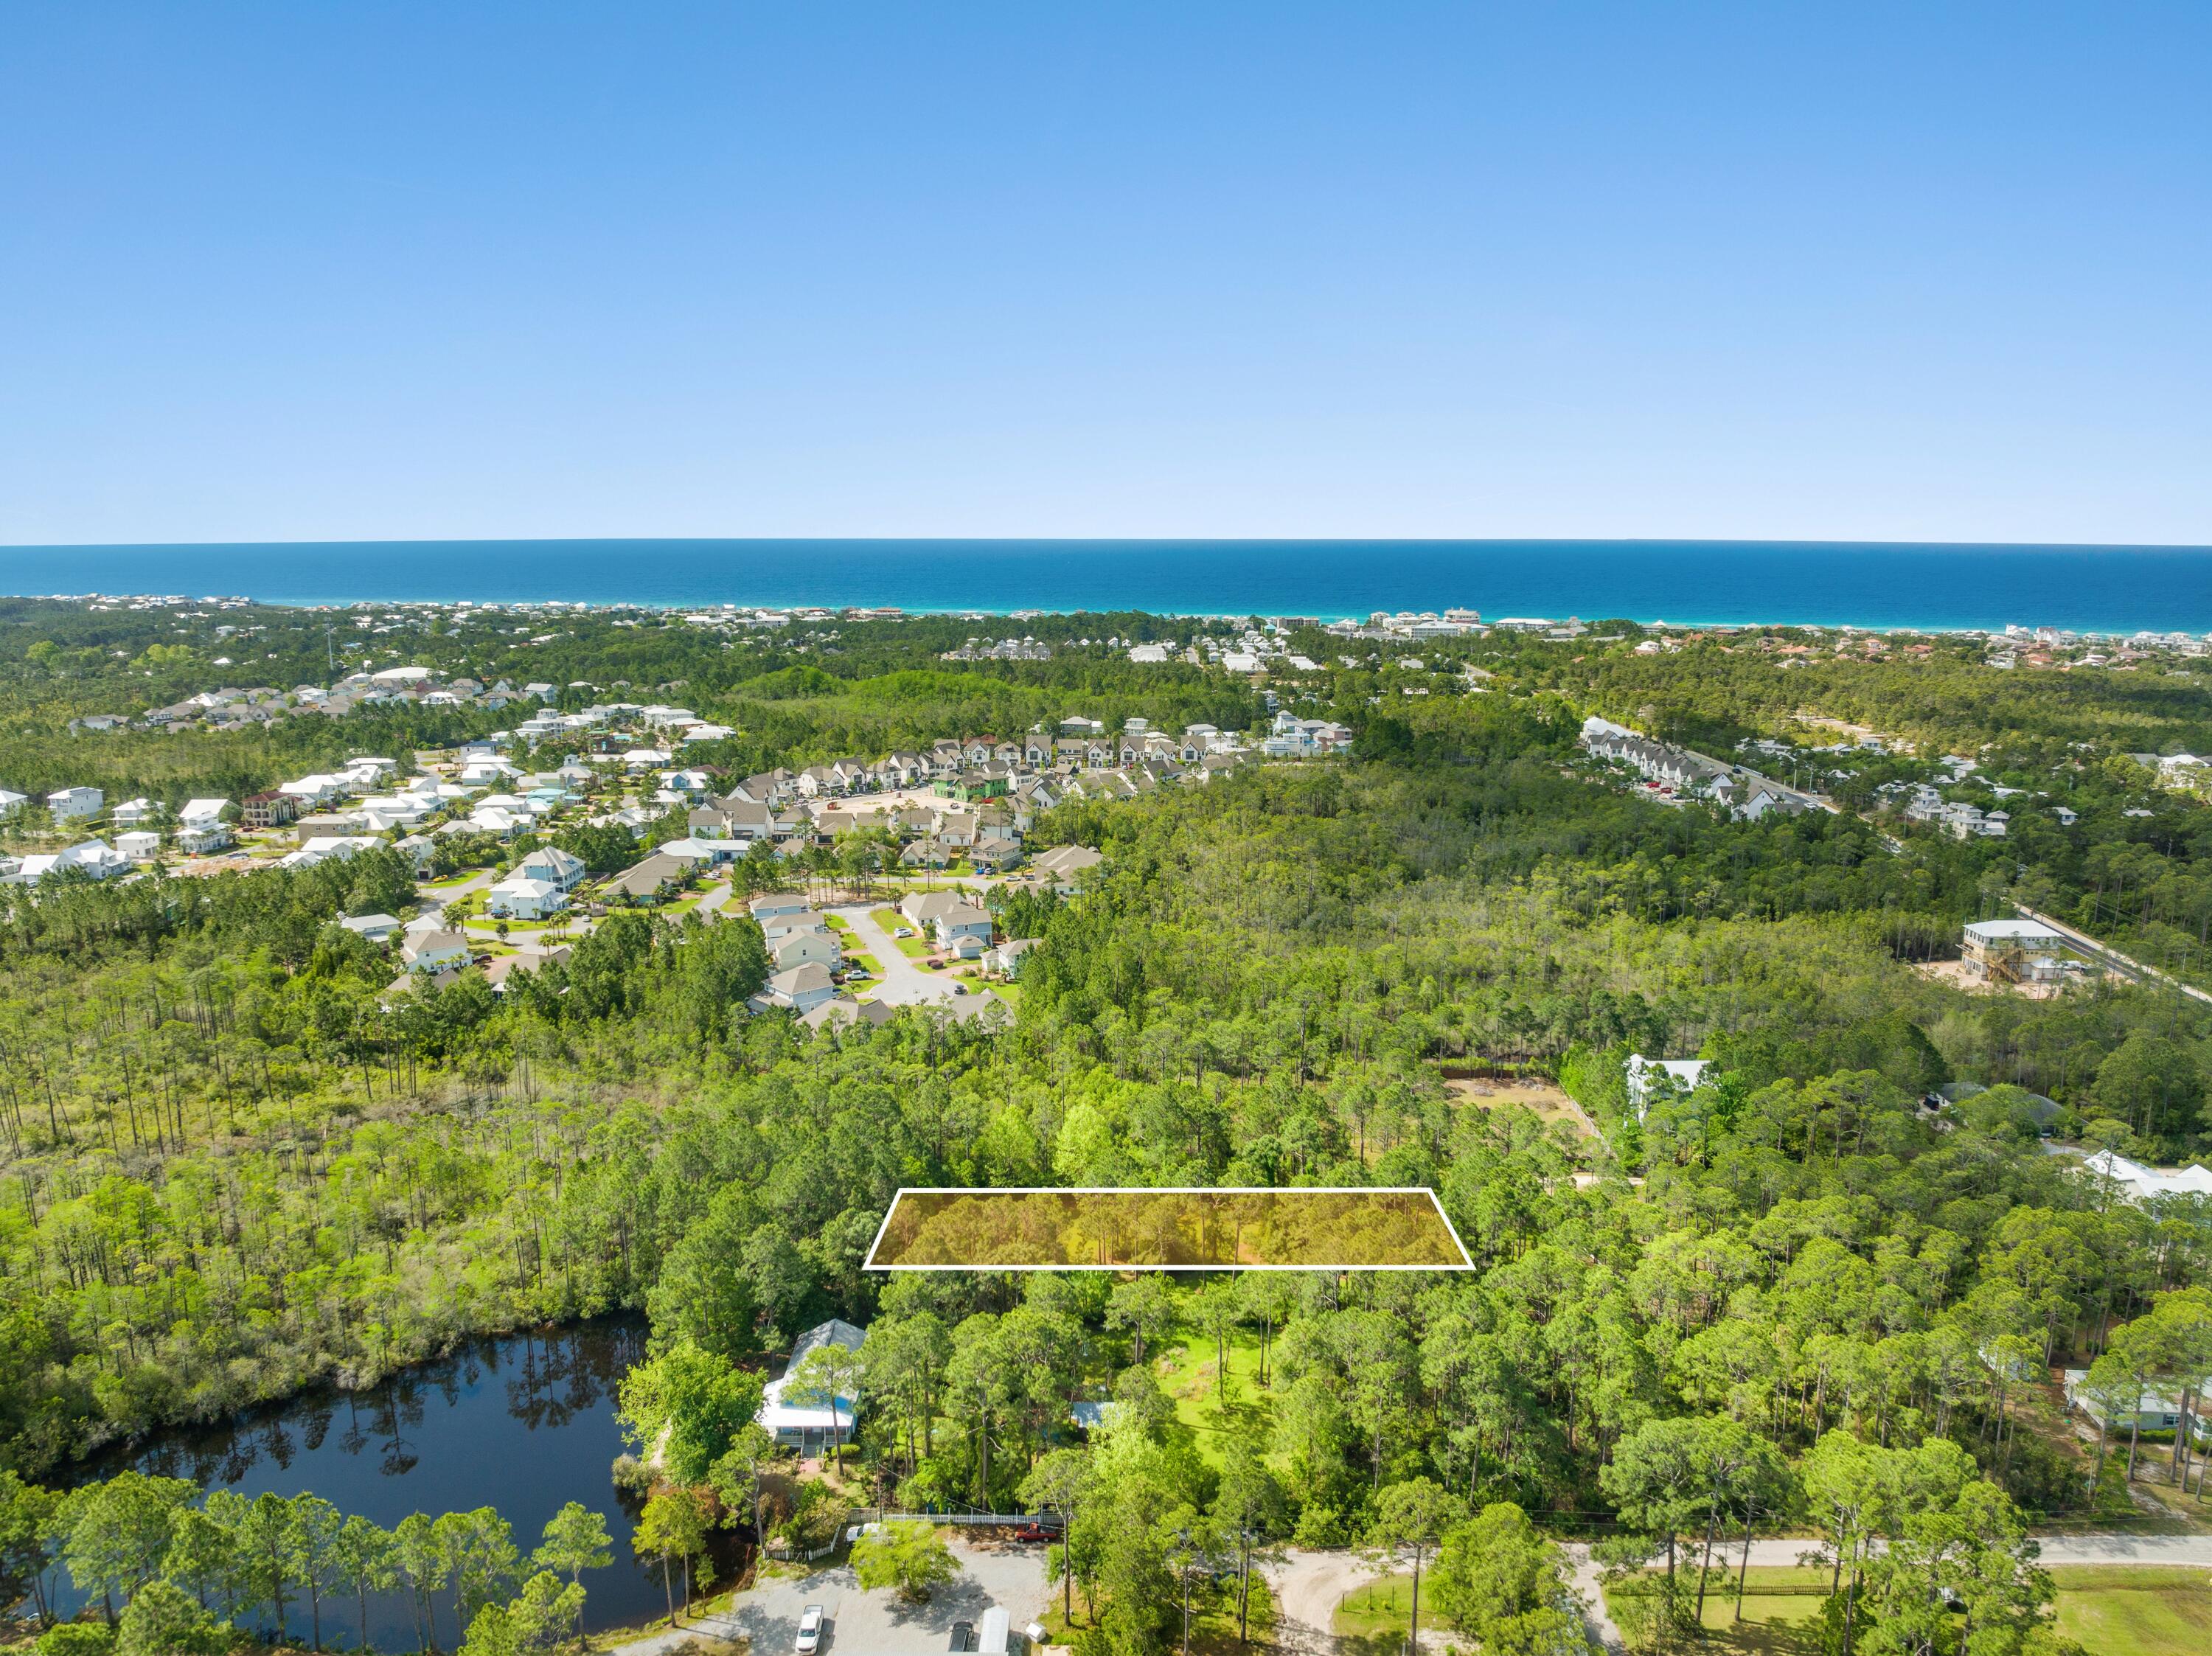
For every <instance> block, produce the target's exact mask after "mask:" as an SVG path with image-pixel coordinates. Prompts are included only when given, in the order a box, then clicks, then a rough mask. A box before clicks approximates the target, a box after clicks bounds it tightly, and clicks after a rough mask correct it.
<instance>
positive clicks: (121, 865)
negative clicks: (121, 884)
mask: <svg viewBox="0 0 2212 1656" xmlns="http://www.w3.org/2000/svg"><path fill="white" fill-rule="evenodd" d="M130 866H131V859H130V858H127V857H125V855H124V854H123V853H122V852H119V851H117V850H115V849H114V848H112V846H109V845H108V844H107V842H106V840H85V841H84V842H83V843H82V844H81V845H74V846H70V848H69V849H68V850H66V851H57V852H42V853H40V855H37V856H33V857H26V858H23V860H22V864H21V866H20V867H18V868H17V869H16V870H15V872H14V873H13V874H10V875H9V876H7V879H8V880H9V883H12V884H15V885H36V884H38V883H39V882H40V880H43V879H44V878H46V876H47V875H49V874H59V873H61V872H62V871H63V870H65V869H72V868H75V869H82V870H84V872H86V873H87V874H89V875H90V876H92V877H93V878H94V879H95V880H105V879H106V878H107V877H109V876H110V875H112V874H120V873H121V872H123V870H125V869H127V868H129V867H130Z"/></svg>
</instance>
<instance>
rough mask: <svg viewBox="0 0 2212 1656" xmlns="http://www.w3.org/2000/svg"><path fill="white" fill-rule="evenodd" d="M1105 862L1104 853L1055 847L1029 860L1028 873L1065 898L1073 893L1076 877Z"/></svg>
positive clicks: (1087, 848) (1069, 847)
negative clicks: (1047, 884)
mask: <svg viewBox="0 0 2212 1656" xmlns="http://www.w3.org/2000/svg"><path fill="white" fill-rule="evenodd" d="M1105 860H1106V858H1105V855H1104V853H1103V852H1097V851H1093V850H1092V849H1091V847H1090V846H1054V847H1053V848H1052V849H1051V850H1050V851H1047V852H1040V853H1039V854H1038V855H1036V856H1035V857H1032V858H1030V875H1031V877H1034V878H1036V879H1038V880H1041V881H1043V882H1045V883H1049V884H1050V885H1051V886H1052V887H1053V889H1054V890H1056V891H1058V892H1060V894H1061V895H1063V896H1065V895H1068V894H1070V893H1072V892H1073V891H1074V889H1075V881H1076V877H1077V876H1078V875H1079V874H1081V873H1082V872H1083V870H1085V869H1086V868H1096V867H1097V865H1098V864H1101V863H1103V862H1104V861H1105Z"/></svg>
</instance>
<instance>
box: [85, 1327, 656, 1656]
mask: <svg viewBox="0 0 2212 1656" xmlns="http://www.w3.org/2000/svg"><path fill="white" fill-rule="evenodd" d="M644 1354H645V1327H644V1325H643V1324H642V1323H636V1322H629V1321H611V1322H601V1323H594V1324H587V1325H580V1326H578V1327H574V1328H568V1329H562V1330H560V1331H555V1332H552V1333H544V1334H525V1335H517V1336H514V1337H513V1338H507V1339H500V1340H486V1341H483V1342H482V1343H480V1344H476V1345H472V1346H471V1347H470V1348H468V1349H467V1350H464V1351H462V1352H460V1353H459V1355H457V1356H453V1357H450V1358H447V1359H446V1360H444V1361H442V1362H433V1363H425V1364H423V1365H422V1366H420V1367H418V1368H410V1369H408V1370H407V1371H405V1372H404V1374H399V1375H398V1376H395V1377H394V1378H393V1379H392V1380H390V1381H389V1382H387V1383H386V1384H385V1385H383V1386H377V1387H375V1388H374V1389H373V1390H370V1391H365V1392H319V1393H313V1394H310V1395H308V1396H307V1397H303V1398H298V1399H295V1401H293V1402H291V1403H289V1404H283V1405H282V1406H280V1407H277V1408H274V1409H270V1410H263V1411H258V1412H257V1413H254V1414H252V1415H249V1416H243V1417H241V1418H240V1419H238V1420H235V1421H233V1422H228V1423H226V1424H224V1425H221V1426H213V1427H206V1428H199V1429H191V1430H185V1431H177V1432H171V1433H167V1434H165V1435H162V1436H161V1437H159V1438H156V1439H155V1440H154V1441H152V1442H150V1443H149V1444H147V1445H144V1446H142V1447H140V1448H139V1449H138V1450H137V1452H136V1453H133V1454H132V1455H131V1456H130V1458H129V1459H130V1464H131V1465H135V1466H137V1467H138V1468H140V1469H141V1470H142V1471H148V1472H158V1473H161V1474H162V1475H164V1476H167V1477H188V1478H191V1479H192V1480H193V1481H194V1482H196V1483H200V1484H202V1485H204V1486H205V1487H206V1488H209V1489H217V1488H225V1487H227V1488H230V1489H236V1490H238V1491H239V1492H240V1494H241V1495H258V1494H260V1493H261V1492H262V1491H263V1490H264V1489H266V1490H271V1491H273V1492H275V1493H276V1494H277V1495H298V1494H300V1493H301V1492H302V1491H304V1490H313V1492H314V1493H315V1494H317V1495H321V1496H322V1497H323V1498H324V1499H325V1500H326V1501H331V1503H332V1504H333V1505H335V1506H336V1507H337V1508H338V1509H339V1510H340V1511H341V1512H346V1513H361V1514H362V1516H364V1517H366V1518H368V1519H371V1520H374V1522H376V1523H378V1524H381V1525H383V1526H385V1527H386V1528H387V1529H388V1528H390V1527H391V1526H392V1525H395V1524H397V1523H398V1521H399V1520H401V1519H403V1518H404V1517H406V1516H407V1514H408V1513H412V1512H425V1513H429V1514H430V1515H431V1516H432V1517H434V1518H435V1517H436V1516H437V1515H438V1514H439V1513H443V1512H449V1511H460V1510H465V1509H469V1508H473V1507H496V1508H498V1510H499V1511H500V1512H501V1513H502V1514H504V1515H505V1517H506V1518H507V1521H508V1522H509V1523H511V1524H512V1525H513V1526H514V1537H515V1543H516V1544H517V1545H518V1546H519V1547H520V1549H521V1550H522V1552H523V1553H524V1555H525V1556H527V1555H528V1554H529V1552H530V1550H532V1548H533V1547H535V1546H536V1545H537V1544H538V1538H539V1532H541V1531H542V1530H543V1529H544V1525H545V1520H547V1519H549V1518H550V1517H552V1516H553V1514H554V1513H556V1512H558V1511H559V1510H560V1509H561V1507H562V1504H563V1503H565V1502H567V1501H582V1502H583V1503H584V1504H585V1505H586V1507H591V1508H592V1510H593V1511H595V1512H598V1513H603V1514H605V1518H606V1520H607V1529H608V1532H609V1533H611V1535H612V1536H613V1537H614V1555H615V1559H614V1563H613V1564H612V1565H611V1567H610V1568H606V1569H600V1570H587V1571H586V1572H585V1574H584V1578H583V1580H584V1586H585V1589H586V1594H587V1597H586V1601H585V1622H586V1625H587V1626H589V1627H591V1628H593V1629H602V1628H610V1627H621V1626H625V1625H629V1624H631V1623H638V1622H643V1621H646V1620H648V1619H650V1618H651V1617H655V1616H659V1615H661V1614H664V1613H665V1611H664V1607H663V1598H662V1592H661V1584H660V1577H659V1574H658V1573H657V1571H656V1572H655V1573H653V1574H647V1570H646V1568H645V1567H644V1566H643V1565H642V1564H641V1563H640V1562H638V1561H637V1559H636V1557H635V1555H634V1554H633V1553H632V1552H631V1550H630V1544H629V1538H630V1534H631V1532H632V1531H633V1529H634V1528H635V1521H634V1520H635V1507H634V1506H631V1507H625V1505H624V1504H623V1499H622V1498H621V1497H619V1496H618V1495H617V1491H616V1489H615V1486H614V1481H613V1478H612V1477H611V1473H610V1470H609V1469H610V1467H611V1465H612V1463H613V1461H614V1459H615V1457H616V1456H617V1455H618V1454H620V1453H622V1452H623V1447H624V1445H623V1439H622V1430H621V1428H620V1427H618V1426H617V1424H616V1423H615V1402H616V1389H617V1386H619V1384H620V1382H621V1380H622V1377H623V1374H624V1373H625V1372H626V1371H627V1370H628V1369H629V1367H630V1365H631V1364H632V1363H634V1362H637V1361H639V1360H640V1359H641V1358H642V1356H644ZM101 1470H103V1471H106V1470H112V1468H107V1469H101ZM440 1600H441V1602H440V1604H439V1605H438V1623H439V1625H438V1636H439V1642H440V1643H441V1645H442V1646H443V1647H445V1648H446V1649H447V1650H451V1649H453V1647H454V1646H455V1645H456V1644H458V1643H459V1639H458V1637H457V1636H456V1632H457V1630H456V1629H454V1627H453V1603H452V1599H451V1596H450V1595H449V1594H441V1595H440ZM289 1621H290V1623H291V1628H292V1630H293V1631H294V1632H295V1633H298V1634H300V1635H302V1636H304V1635H305V1634H306V1633H307V1620H306V1614H305V1610H304V1607H303V1608H302V1611H301V1613H300V1614H299V1615H296V1616H293V1617H289ZM358 1625H359V1616H358V1611H357V1607H356V1604H355V1603H354V1601H353V1600H352V1599H351V1598H345V1599H343V1601H341V1602H337V1603H332V1602H331V1601H328V1600H325V1604H324V1607H323V1634H324V1638H325V1642H328V1643H331V1644H333V1645H336V1644H345V1645H351V1644H353V1643H354V1642H356V1640H357V1638H358V1632H357V1629H358ZM368 1627H369V1636H370V1640H371V1641H372V1642H373V1643H374V1645H375V1646H376V1647H377V1648H378V1649H380V1650H385V1651H402V1650H412V1649H414V1648H415V1645H416V1638H415V1623H414V1617H413V1612H412V1611H411V1609H410V1606H409V1604H408V1601H407V1600H406V1599H405V1598H403V1597H402V1596H400V1595H398V1594H396V1593H395V1594H388V1595H386V1597H385V1598H383V1599H382V1600H381V1601H380V1600H377V1599H374V1598H373V1599H371V1600H370V1601H369V1618H368Z"/></svg>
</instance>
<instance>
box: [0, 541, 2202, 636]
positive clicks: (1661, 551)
mask: <svg viewBox="0 0 2212 1656" xmlns="http://www.w3.org/2000/svg"><path fill="white" fill-rule="evenodd" d="M0 592H7V593H15V594H48V593H85V592H110V593H183V594H189V595H191V596H193V597H252V598H258V599H260V600H263V601H264V602H269V603H276V604H348V603H352V602H356V601H359V600H374V601H381V602H396V601H401V600H405V599H410V598H411V599H424V600H444V601H452V600H456V599H460V598H470V599H474V600H476V601H477V602H480V603H518V602H526V601H533V600H546V599H562V600H566V601H568V602H572V603H573V602H582V603H591V604H647V605H653V606H689V605H699V604H722V603H734V604H773V605H801V604H817V605H825V606H826V605H838V604H890V605H896V606H897V607H899V608H901V609H904V610H939V611H943V610H951V611H963V610H976V611H982V612H986V613H994V614H1004V613H1006V612H1007V611H1010V610H1152V611H1155V612H1171V613H1177V614H1192V615H1300V616H1316V617H1319V618H1321V619H1322V620H1335V619H1340V618H1342V617H1345V616H1361V617H1364V616H1367V615H1369V614H1370V613H1371V612H1372V611H1375V610H1444V609H1449V608H1452V607H1455V606H1458V607H1465V608H1469V609H1475V610H1480V611H1481V612H1482V613H1483V615H1484V616H1486V617H1489V618H1492V619H1495V618H1497V617H1499V616H1548V617H1552V618H1554V619H1564V618H1565V617H1567V616H1580V617H1581V618H1582V619H1583V620H1585V621H1593V620H1597V619H1600V618H1625V619H1627V620H1632V621H1638V622H1653V621H1668V622H1688V623H1703V622H1802V623H1806V624H1825V625H1836V624H1839V623H1850V624H1852V625H1856V626H1861V627H1875V628H1926V629H1929V630H1951V629H1956V628H1994V627H2002V626H2005V625H2008V624H2010V623H2015V622H2017V623H2021V624H2023V625H2027V626H2050V627H2060V628H2070V629H2072V630H2074V631H2076V632H2084V633H2088V632H2096V633H2132V632H2136V631H2139V630H2143V629H2149V630H2151V631H2155V632H2168V631H2179V632H2191V633H2203V632H2208V631H2212V548H2207V547H2135V546H2006V545H1987V546H1982V545H1973V546H1965V545H1911V544H1904V543H1880V544H1871V545H1852V544H1845V543H1833V542H1745V541H1726V542H1704V541H1049V540H1040V541H1012V540H1005V541H954V540H930V541H897V540H881V541H831V540H802V541H766V540H552V541H396V542H370V541H349V542H328V543H275V542H257V543H246V544H240V545H220V544H191V545H179V546H20V547H7V548H0Z"/></svg>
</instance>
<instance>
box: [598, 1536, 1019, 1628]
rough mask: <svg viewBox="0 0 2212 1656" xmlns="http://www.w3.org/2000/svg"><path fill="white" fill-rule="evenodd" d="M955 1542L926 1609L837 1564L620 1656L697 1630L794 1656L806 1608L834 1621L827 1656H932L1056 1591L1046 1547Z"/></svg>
mask: <svg viewBox="0 0 2212 1656" xmlns="http://www.w3.org/2000/svg"><path fill="white" fill-rule="evenodd" d="M951 1545H952V1556H954V1557H955V1558H956V1559H957V1560H958V1561H959V1562H960V1574H959V1577H958V1579H957V1580H954V1581H953V1582H952V1583H951V1585H950V1586H944V1587H940V1588H939V1589H938V1590H937V1592H935V1593H934V1594H933V1595H932V1596H931V1598H930V1601H929V1602H928V1603H927V1604H901V1603H900V1602H899V1601H898V1599H897V1598H896V1596H895V1595H894V1594H892V1593H890V1592H866V1591H865V1590H863V1589H862V1587H861V1586H860V1581H859V1580H858V1579H857V1578H856V1577H855V1576H854V1574H853V1571H852V1568H851V1567H850V1566H848V1565H842V1564H841V1565H838V1566H837V1567H836V1568H833V1569H823V1570H817V1571H816V1572H815V1573H814V1574H811V1575H809V1576H806V1577H805V1578H803V1579H793V1578H791V1577H783V1578H779V1579H778V1580H773V1581H770V1582H769V1583H768V1584H767V1585H766V1586H761V1587H757V1588H755V1589H754V1590H753V1591H752V1592H747V1593H744V1594H743V1595H741V1596H740V1597H739V1598H738V1602H737V1604H736V1605H735V1607H734V1608H733V1609H732V1610H731V1611H729V1613H727V1614H726V1615H719V1616H702V1617H699V1618H698V1619H697V1620H696V1621H694V1622H692V1623H690V1624H688V1625H687V1626H686V1627H684V1628H683V1629H678V1630H677V1631H675V1632H673V1633H663V1634H656V1635H653V1637H652V1638H650V1639H641V1640H639V1641H636V1642H635V1643H632V1644H628V1645H623V1646H621V1647H619V1648H618V1649H617V1651H616V1652H615V1656H656V1653H659V1652H665V1651H669V1650H672V1649H674V1648H675V1647H677V1646H678V1645H680V1644H682V1643H683V1641H684V1638H685V1637H686V1636H688V1635H691V1634H695V1633H698V1634H706V1635H710V1636H712V1637H714V1638H720V1639H743V1640H745V1641H749V1642H750V1645H751V1649H752V1656H791V1653H793V1651H794V1650H795V1648H796V1646H797V1641H798V1638H799V1613H800V1612H801V1611H804V1610H805V1608H806V1607H807V1606H808V1605H809V1604H819V1605H821V1606H822V1608H823V1611H825V1612H826V1614H827V1616H828V1622H827V1624H826V1626H825V1627H824V1629H823V1635H822V1650H821V1656H926V1653H928V1652H932V1651H941V1650H943V1649H944V1648H945V1644H946V1641H947V1640H948V1639H949V1637H950V1636H951V1631H952V1624H953V1623H955V1622H970V1623H976V1624H978V1625H981V1622H982V1620H983V1612H984V1611H986V1610H987V1609H988V1608H989V1607H990V1606H991V1605H993V1604H999V1605H1001V1606H1003V1607H1004V1608H1005V1610H1006V1616H1007V1619H1008V1620H1009V1621H1010V1622H1011V1623H1012V1624H1013V1627H1014V1629H1015V1630H1016V1631H1017V1632H1018V1631H1020V1629H1022V1628H1024V1627H1025V1626H1027V1625H1028V1624H1029V1623H1031V1622H1033V1621H1035V1620H1036V1618H1037V1616H1038V1615H1039V1613H1040V1612H1041V1611H1042V1610H1043V1609H1044V1607H1045V1604H1046V1603H1047V1601H1048V1599H1049V1598H1050V1597H1051V1592H1052V1584H1051V1583H1050V1582H1049V1581H1048V1580H1046V1579H1045V1573H1044V1558H1045V1550H1044V1549H1043V1548H1042V1547H1038V1546H1020V1545H1017V1544H1013V1543H1011V1542H1008V1543H996V1542H977V1541H973V1540H969V1539H967V1538H963V1537H957V1536H956V1537H954V1538H952V1540H951Z"/></svg>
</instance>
